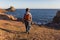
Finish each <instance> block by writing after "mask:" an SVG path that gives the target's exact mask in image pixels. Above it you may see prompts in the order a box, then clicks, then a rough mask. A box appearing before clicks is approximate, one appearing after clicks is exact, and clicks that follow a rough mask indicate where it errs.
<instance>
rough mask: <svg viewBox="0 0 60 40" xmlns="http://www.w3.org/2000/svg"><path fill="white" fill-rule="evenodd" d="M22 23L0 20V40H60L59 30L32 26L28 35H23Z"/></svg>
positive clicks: (23, 27)
mask: <svg viewBox="0 0 60 40" xmlns="http://www.w3.org/2000/svg"><path fill="white" fill-rule="evenodd" d="M24 32H25V26H24V24H23V23H22V22H17V21H7V20H0V40H60V30H55V29H48V28H45V27H44V26H41V27H40V26H38V25H32V27H31V30H30V34H27V33H24Z"/></svg>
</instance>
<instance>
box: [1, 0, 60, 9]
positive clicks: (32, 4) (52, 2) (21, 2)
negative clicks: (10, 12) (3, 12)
mask: <svg viewBox="0 0 60 40" xmlns="http://www.w3.org/2000/svg"><path fill="white" fill-rule="evenodd" d="M10 6H14V7H15V8H41V9H42V8H43V9H44V8H48V9H49V8H60V1H59V0H0V8H9V7H10Z"/></svg>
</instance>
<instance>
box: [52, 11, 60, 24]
mask: <svg viewBox="0 0 60 40" xmlns="http://www.w3.org/2000/svg"><path fill="white" fill-rule="evenodd" d="M53 23H60V11H58V12H57V14H56V16H55V17H54V18H53Z"/></svg>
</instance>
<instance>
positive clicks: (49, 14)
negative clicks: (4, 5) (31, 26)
mask: <svg viewBox="0 0 60 40" xmlns="http://www.w3.org/2000/svg"><path fill="white" fill-rule="evenodd" d="M57 11H58V9H31V11H30V12H31V14H32V18H33V22H35V23H37V24H47V23H49V22H52V20H53V18H54V16H55V15H56V13H57ZM7 14H9V15H13V16H15V17H17V18H23V16H24V14H25V9H16V11H15V12H7Z"/></svg>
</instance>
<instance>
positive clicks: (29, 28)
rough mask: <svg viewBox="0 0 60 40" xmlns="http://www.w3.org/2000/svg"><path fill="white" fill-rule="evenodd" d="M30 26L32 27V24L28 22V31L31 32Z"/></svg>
mask: <svg viewBox="0 0 60 40" xmlns="http://www.w3.org/2000/svg"><path fill="white" fill-rule="evenodd" d="M30 27H31V24H30V22H28V26H27V30H28V32H29V30H30Z"/></svg>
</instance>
